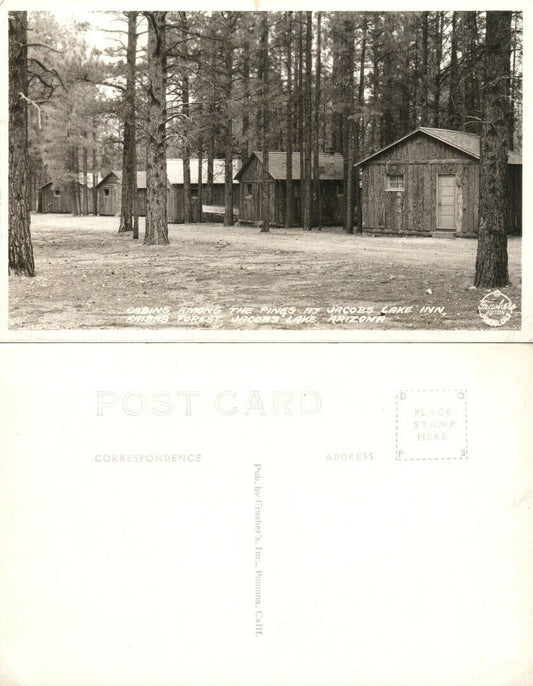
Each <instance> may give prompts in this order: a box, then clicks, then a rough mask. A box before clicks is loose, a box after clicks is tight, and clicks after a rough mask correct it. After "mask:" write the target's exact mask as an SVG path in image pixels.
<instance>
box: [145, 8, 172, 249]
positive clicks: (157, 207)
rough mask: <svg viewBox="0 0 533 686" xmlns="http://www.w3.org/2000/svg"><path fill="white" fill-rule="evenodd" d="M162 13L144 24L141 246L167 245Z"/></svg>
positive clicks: (163, 20)
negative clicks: (143, 211)
mask: <svg viewBox="0 0 533 686" xmlns="http://www.w3.org/2000/svg"><path fill="white" fill-rule="evenodd" d="M166 14H167V13H166V12H145V16H146V19H147V21H148V46H147V87H146V91H147V95H148V116H147V122H146V130H147V159H146V232H145V236H144V243H145V245H166V244H168V242H169V240H168V224H167V168H166V40H165V35H166V29H165V21H166Z"/></svg>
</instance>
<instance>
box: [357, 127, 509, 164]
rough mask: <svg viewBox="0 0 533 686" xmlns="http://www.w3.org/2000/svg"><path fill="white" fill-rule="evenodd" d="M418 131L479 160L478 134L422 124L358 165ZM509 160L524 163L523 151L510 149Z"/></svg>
mask: <svg viewBox="0 0 533 686" xmlns="http://www.w3.org/2000/svg"><path fill="white" fill-rule="evenodd" d="M418 133H424V134H426V135H427V136H431V137H432V138H435V139H437V140H439V141H441V142H442V143H446V144H447V145H449V146H451V147H452V148H456V149H457V150H461V152H464V153H466V154H467V155H470V156H471V157H474V158H475V159H476V160H479V143H480V138H479V136H478V135H477V134H475V133H467V132H466V131H453V130H451V129H435V128H430V127H427V126H420V127H419V128H418V129H416V130H415V131H411V133H409V134H407V136H404V137H403V138H399V139H398V140H397V141H394V143H390V144H389V145H386V146H385V147H384V148H381V150H378V151H377V152H375V153H373V154H372V155H369V156H368V157H365V158H364V159H363V160H361V161H359V162H357V166H359V165H361V164H364V163H365V162H368V161H369V160H371V159H373V158H374V157H377V156H378V155H381V153H382V152H385V150H389V149H390V148H393V147H394V146H395V145H398V143H402V142H403V141H405V140H407V139H408V138H411V137H412V136H414V135H416V134H418ZM508 162H509V164H522V154H521V151H518V150H510V151H509V154H508Z"/></svg>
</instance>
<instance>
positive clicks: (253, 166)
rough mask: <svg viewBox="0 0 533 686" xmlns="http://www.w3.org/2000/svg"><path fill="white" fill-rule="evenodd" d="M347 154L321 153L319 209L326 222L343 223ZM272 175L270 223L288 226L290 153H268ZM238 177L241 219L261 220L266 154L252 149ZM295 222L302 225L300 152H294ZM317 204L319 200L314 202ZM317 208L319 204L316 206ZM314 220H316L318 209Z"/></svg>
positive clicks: (270, 175)
mask: <svg viewBox="0 0 533 686" xmlns="http://www.w3.org/2000/svg"><path fill="white" fill-rule="evenodd" d="M343 167H344V158H343V156H342V155H339V154H326V153H321V154H320V155H319V174H320V213H321V222H322V224H323V225H324V226H327V225H330V226H335V225H340V224H342V221H343V219H342V217H343V215H342V208H343V202H344V197H343V194H344V168H343ZM268 173H269V177H270V223H271V224H273V225H274V226H285V216H286V208H287V202H286V198H287V153H285V152H269V153H268ZM235 178H236V179H237V180H238V181H239V223H243V224H252V223H255V222H259V221H261V220H262V213H261V201H262V183H263V154H262V153H260V152H253V153H252V154H251V155H250V157H249V158H248V159H247V160H246V162H245V164H244V165H243V166H242V168H241V170H240V171H239V173H238V174H237V176H236V177H235ZM292 179H293V183H292V190H293V194H294V201H293V226H301V223H302V215H301V201H300V198H301V180H300V153H299V152H294V153H293V154H292ZM315 204H316V203H315ZM313 209H314V210H316V208H313ZM314 220H315V221H316V213H315V217H314Z"/></svg>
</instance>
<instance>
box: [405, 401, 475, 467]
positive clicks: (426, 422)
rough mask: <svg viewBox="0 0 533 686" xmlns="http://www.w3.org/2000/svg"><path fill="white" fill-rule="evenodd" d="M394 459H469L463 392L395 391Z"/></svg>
mask: <svg viewBox="0 0 533 686" xmlns="http://www.w3.org/2000/svg"><path fill="white" fill-rule="evenodd" d="M395 458H396V460H397V461H411V460H466V459H468V399H467V391H466V389H464V388H457V389H440V388H428V389H416V390H398V391H397V392H396V398H395Z"/></svg>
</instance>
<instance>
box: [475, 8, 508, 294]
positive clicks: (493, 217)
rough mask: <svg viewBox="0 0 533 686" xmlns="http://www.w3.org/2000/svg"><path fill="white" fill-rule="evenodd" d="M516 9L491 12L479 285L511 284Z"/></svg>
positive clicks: (481, 177) (481, 179) (481, 180)
mask: <svg viewBox="0 0 533 686" xmlns="http://www.w3.org/2000/svg"><path fill="white" fill-rule="evenodd" d="M511 16H512V12H487V27H486V34H485V86H484V107H483V132H482V135H481V158H480V166H479V238H478V247H477V258H476V275H475V280H474V285H475V286H478V287H486V288H501V287H502V286H507V285H508V284H509V272H508V267H507V231H506V228H507V227H506V223H507V220H508V216H509V213H508V202H509V200H508V192H507V186H508V183H507V178H508V177H507V151H508V141H509V105H508V100H509V81H510V76H511V66H510V63H511Z"/></svg>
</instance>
